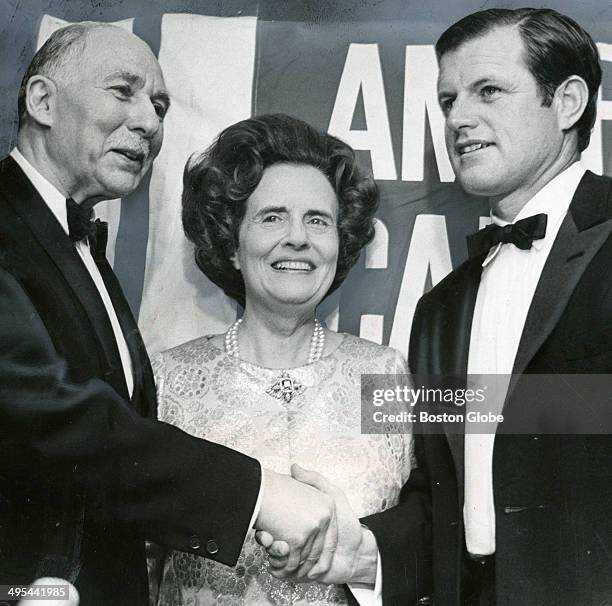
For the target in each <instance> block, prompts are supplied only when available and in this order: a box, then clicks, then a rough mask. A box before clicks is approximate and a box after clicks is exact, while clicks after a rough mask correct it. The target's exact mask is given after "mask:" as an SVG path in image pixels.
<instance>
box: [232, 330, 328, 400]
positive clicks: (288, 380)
mask: <svg viewBox="0 0 612 606" xmlns="http://www.w3.org/2000/svg"><path fill="white" fill-rule="evenodd" d="M241 323H242V318H239V319H238V320H236V321H235V322H234V323H233V324H232V325H231V326H230V328H229V330H228V331H227V332H226V333H225V351H226V352H227V354H228V355H229V356H232V357H233V358H240V347H239V345H238V327H239V326H240V324H241ZM324 348H325V331H324V330H323V326H321V322H319V320H317V319H316V318H315V321H314V330H313V331H312V337H311V338H310V349H309V352H308V364H312V363H314V362H316V361H317V360H319V359H321V356H322V355H323V349H324ZM303 391H304V386H303V385H302V384H301V383H300V382H299V381H298V380H297V379H294V378H293V377H292V376H291V375H290V374H289V372H288V371H287V370H283V371H281V373H280V375H279V376H278V377H277V378H276V380H275V381H274V383H272V385H270V386H269V387H268V388H267V389H266V393H267V394H268V395H269V396H272V397H273V398H276V399H277V400H281V401H282V402H284V403H285V404H290V403H291V400H293V398H294V397H295V396H297V395H299V394H301V393H302V392H303Z"/></svg>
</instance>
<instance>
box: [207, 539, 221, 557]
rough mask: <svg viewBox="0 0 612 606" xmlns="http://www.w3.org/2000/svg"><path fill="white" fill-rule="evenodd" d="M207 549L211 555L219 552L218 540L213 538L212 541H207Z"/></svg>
mask: <svg viewBox="0 0 612 606" xmlns="http://www.w3.org/2000/svg"><path fill="white" fill-rule="evenodd" d="M206 551H207V552H208V553H210V554H211V555H214V554H215V553H218V552H219V545H217V542H216V541H213V540H212V539H211V540H210V541H206Z"/></svg>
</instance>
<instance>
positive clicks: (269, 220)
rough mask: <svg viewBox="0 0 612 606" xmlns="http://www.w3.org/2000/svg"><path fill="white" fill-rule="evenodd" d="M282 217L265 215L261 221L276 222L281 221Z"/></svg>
mask: <svg viewBox="0 0 612 606" xmlns="http://www.w3.org/2000/svg"><path fill="white" fill-rule="evenodd" d="M282 220H283V219H282V217H280V216H279V215H266V216H265V217H264V218H263V219H262V222H263V223H278V222H279V221H282Z"/></svg>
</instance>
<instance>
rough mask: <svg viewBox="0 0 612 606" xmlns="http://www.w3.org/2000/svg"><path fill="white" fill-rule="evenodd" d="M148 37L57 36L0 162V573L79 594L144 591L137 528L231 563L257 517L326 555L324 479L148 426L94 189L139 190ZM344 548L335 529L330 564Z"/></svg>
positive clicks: (164, 96)
mask: <svg viewBox="0 0 612 606" xmlns="http://www.w3.org/2000/svg"><path fill="white" fill-rule="evenodd" d="M169 103H170V100H169V96H168V93H167V91H166V89H165V84H164V79H163V76H162V73H161V70H160V67H159V64H158V63H157V60H156V58H155V57H154V55H153V54H152V52H151V50H150V49H149V47H148V46H147V45H146V44H145V43H144V42H142V40H140V39H138V38H137V37H136V36H133V35H132V34H129V33H127V32H125V31H124V30H122V29H120V28H117V27H114V26H111V25H107V24H101V23H83V24H75V25H71V26H68V27H66V28H64V29H62V30H60V31H58V32H56V33H54V34H53V35H52V36H51V37H50V38H49V40H48V41H47V42H46V43H45V45H44V46H43V47H42V48H41V50H40V51H39V52H38V53H37V54H36V56H35V57H34V60H33V61H32V63H31V65H30V66H29V68H28V71H27V72H26V75H25V77H24V79H23V83H22V87H21V90H20V93H19V117H20V129H19V135H18V142H17V147H16V148H15V149H14V150H13V152H12V153H11V157H9V158H6V159H5V160H3V161H2V162H1V163H0V343H1V344H2V346H1V348H0V584H13V585H14V584H26V583H29V582H31V581H32V580H33V579H34V578H36V577H40V576H55V577H62V578H66V579H68V580H69V581H71V582H72V583H74V585H75V586H76V587H77V589H78V590H79V593H80V596H81V606H87V605H102V604H104V605H111V604H112V605H113V606H120V605H125V606H135V605H138V604H140V605H145V604H147V603H148V598H147V578H146V570H145V558H144V540H145V539H151V540H154V541H158V542H160V543H163V544H166V545H168V546H170V547H173V548H177V549H182V550H184V551H188V552H191V553H194V554H198V555H203V556H206V557H210V558H214V559H216V560H218V561H220V562H223V563H225V564H228V565H233V564H234V563H235V562H236V560H237V558H238V554H239V553H240V549H241V546H242V542H243V540H244V536H245V534H246V532H247V531H248V529H249V528H250V527H251V525H253V524H254V525H255V527H257V528H263V529H266V530H269V531H270V532H271V533H273V534H274V536H279V537H281V538H286V539H287V540H288V542H289V543H290V544H292V546H293V549H294V552H296V557H295V558H294V559H295V562H292V563H291V565H292V566H294V567H295V568H297V566H298V562H299V560H300V559H306V558H307V557H308V555H309V554H310V557H314V558H315V559H316V556H318V555H319V554H321V552H322V550H323V547H324V543H323V541H324V538H325V537H326V530H327V529H328V528H329V527H330V524H331V526H333V525H334V524H333V518H334V506H333V503H332V501H331V499H330V498H329V497H327V496H326V495H323V494H322V493H320V492H318V491H316V490H315V489H313V488H311V487H309V486H306V485H304V484H301V483H299V482H296V481H294V480H293V479H291V478H289V477H288V476H282V475H279V474H276V473H274V472H272V471H269V470H266V472H265V473H264V474H263V480H262V474H261V470H260V466H259V463H258V462H257V461H255V460H253V459H250V458H248V457H246V456H244V455H242V454H239V453H237V452H235V451H232V450H229V449H227V448H224V447H221V446H218V445H216V444H212V443H209V442H206V441H204V440H198V439H195V438H193V437H191V436H189V435H187V434H185V433H183V432H182V431H179V430H178V429H176V428H174V427H171V426H169V425H165V424H163V423H159V422H157V421H155V420H153V417H154V415H155V387H154V385H153V379H152V373H151V369H150V365H149V360H148V357H147V353H146V351H145V349H144V346H143V342H142V339H141V338H140V335H139V333H138V329H137V326H136V323H135V321H134V318H133V317H132V315H131V313H130V310H129V307H128V305H127V302H126V301H125V299H124V297H123V295H122V293H121V289H120V287H119V284H118V282H117V280H116V278H115V276H114V274H113V272H112V270H111V268H110V266H109V265H108V263H107V262H106V259H105V258H104V249H105V244H106V233H105V226H104V225H103V224H101V223H99V222H96V223H93V222H92V221H91V210H92V208H93V206H94V205H95V204H96V203H97V202H99V201H100V200H105V199H114V198H120V197H122V196H125V195H127V194H129V193H131V192H132V191H134V189H135V188H136V187H137V186H138V184H139V183H140V181H141V180H142V178H143V176H144V175H145V174H146V172H147V171H148V170H149V169H150V167H151V164H152V162H153V160H154V159H155V157H156V156H157V154H158V153H159V150H160V148H161V145H162V139H163V120H164V116H165V114H166V112H167V111H168V108H169ZM334 545H335V533H334V530H333V528H332V529H331V531H330V532H329V533H327V543H326V545H325V547H326V550H325V552H324V553H323V559H324V560H325V558H328V559H329V555H330V554H331V552H332V551H333V548H334Z"/></svg>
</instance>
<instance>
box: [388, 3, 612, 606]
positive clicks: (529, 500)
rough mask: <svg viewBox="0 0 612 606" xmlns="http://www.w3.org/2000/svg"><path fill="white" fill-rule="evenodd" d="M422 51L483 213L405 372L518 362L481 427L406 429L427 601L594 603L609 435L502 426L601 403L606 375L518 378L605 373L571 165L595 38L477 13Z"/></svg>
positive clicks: (596, 79) (591, 230)
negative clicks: (420, 480)
mask: <svg viewBox="0 0 612 606" xmlns="http://www.w3.org/2000/svg"><path fill="white" fill-rule="evenodd" d="M436 51H437V55H438V61H439V67H440V72H439V79H438V95H439V102H440V107H441V108H442V111H443V113H444V116H445V119H446V143H447V149H448V153H449V156H450V159H451V162H452V165H453V168H454V171H455V173H456V175H457V178H458V180H459V182H460V183H461V185H462V186H463V188H464V189H465V190H466V191H468V192H470V193H474V194H478V195H483V196H488V197H489V199H490V202H491V216H492V220H493V224H494V226H492V227H489V228H487V229H485V230H484V231H483V232H481V233H479V234H478V235H477V236H475V237H473V238H472V239H471V240H470V242H469V244H470V246H469V248H470V254H471V257H470V259H469V260H468V261H466V262H465V263H464V264H463V265H461V266H460V267H459V268H458V269H456V270H455V271H453V272H452V273H451V274H450V275H449V276H447V277H446V278H445V279H444V280H443V281H442V282H440V283H439V284H438V285H437V286H436V287H435V288H433V289H432V290H431V291H430V292H429V293H427V294H426V295H424V296H423V298H422V299H421V300H420V302H419V305H418V307H417V311H416V314H415V318H414V324H413V328H412V340H411V346H410V366H411V369H412V371H413V372H414V373H416V375H417V376H426V375H448V374H463V375H465V374H466V373H470V374H479V375H510V374H511V373H514V374H515V375H520V376H519V378H518V381H517V382H516V384H514V383H511V384H510V388H509V389H508V391H507V393H506V394H505V398H504V400H505V401H504V403H503V414H504V417H505V420H504V423H503V426H502V425H499V426H498V429H497V435H496V434H495V433H489V434H469V433H467V434H466V435H465V437H463V436H457V435H453V434H451V433H449V434H448V435H444V431H443V429H445V428H440V429H441V433H442V435H436V436H417V446H418V451H419V455H420V460H419V465H420V467H421V468H422V469H423V470H424V471H425V472H426V473H427V475H428V479H429V486H430V492H431V498H432V519H433V529H434V530H433V550H434V551H433V563H434V594H435V597H434V601H435V603H436V604H437V605H446V604H448V605H451V604H453V605H455V604H457V603H459V602H460V603H461V604H464V605H491V604H498V605H502V604H503V605H518V604H538V605H550V606H553V605H558V604H580V605H581V606H588V605H592V606H595V605H600V604H604V603H607V601H608V600H609V599H610V596H611V595H612V574H611V572H612V564H611V562H612V560H611V559H610V553H612V439H611V438H610V436H608V435H598V436H593V435H585V434H583V435H502V432H504V429H506V430H507V428H508V427H509V426H512V427H515V428H519V431H521V430H522V431H523V432H524V433H527V432H528V431H530V428H529V426H528V424H527V423H525V422H524V420H525V418H526V417H527V416H529V417H530V418H531V419H537V420H538V423H540V425H539V426H540V427H544V428H546V427H557V428H559V427H561V425H560V424H559V423H558V416H559V415H561V414H563V415H566V419H565V421H566V422H565V425H566V427H567V426H568V425H569V427H573V428H575V430H574V431H575V432H576V433H577V432H578V431H580V426H581V421H582V420H583V418H584V414H585V412H586V411H587V410H588V411H589V412H591V413H593V414H595V415H596V416H598V415H599V416H601V417H602V418H604V417H606V415H608V414H609V412H608V411H609V407H610V400H609V394H610V392H611V391H612V385H609V387H610V389H608V390H607V393H606V390H605V389H604V390H603V392H602V391H599V392H597V391H596V390H595V389H593V391H592V393H589V392H587V396H588V398H587V400H586V401H585V400H584V399H581V398H580V397H576V396H577V394H576V393H566V394H565V396H566V399H565V400H564V399H563V396H562V398H561V400H559V401H556V400H555V401H553V396H552V394H551V393H550V391H549V390H547V389H542V390H541V392H540V393H539V394H538V396H537V397H534V395H533V390H532V389H530V388H529V387H528V385H527V381H528V380H529V377H527V376H526V375H528V374H533V373H538V374H550V373H555V374H556V373H559V374H565V375H566V376H567V375H570V374H575V373H582V374H584V373H599V374H604V373H610V372H611V371H612V272H610V267H611V262H612V238H611V237H610V234H611V233H612V181H611V180H610V179H608V178H605V177H598V176H596V175H594V174H592V173H590V172H588V171H586V172H585V170H584V169H583V168H582V167H581V166H580V163H579V160H580V153H581V152H582V151H583V150H584V149H585V148H586V146H587V145H588V143H589V136H590V131H591V128H592V126H593V123H594V120H595V111H596V101H597V91H598V87H599V85H600V81H601V69H600V66H599V62H598V54H597V49H596V47H595V44H594V43H593V41H592V40H591V38H590V36H589V35H588V34H587V33H586V32H585V31H584V30H583V29H582V28H581V27H580V26H579V25H578V24H577V23H575V22H574V21H573V20H572V19H570V18H568V17H566V16H563V15H560V14H559V13H557V12H555V11H553V10H548V9H518V10H503V9H491V10H486V11H482V12H479V13H475V14H473V15H469V16H468V17H465V18H464V19H462V20H461V21H459V22H458V23H456V24H454V25H453V26H451V27H450V28H449V29H448V30H447V31H446V32H445V33H444V34H443V35H442V36H441V38H440V39H439V41H438V43H437V45H436ZM600 379H601V378H598V379H597V380H596V379H595V378H594V379H593V385H596V384H599V383H600ZM559 380H563V379H562V378H560V379H559ZM566 391H567V392H570V391H571V390H566ZM581 395H582V396H584V393H583V394H581ZM558 396H559V391H558V390H556V393H555V396H554V397H555V398H556V397H558ZM608 418H609V417H608ZM534 427H535V426H534ZM406 515H410V512H408V511H406ZM379 545H384V543H383V542H382V541H381V540H379ZM383 557H384V555H383Z"/></svg>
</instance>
